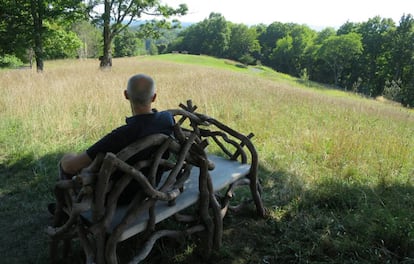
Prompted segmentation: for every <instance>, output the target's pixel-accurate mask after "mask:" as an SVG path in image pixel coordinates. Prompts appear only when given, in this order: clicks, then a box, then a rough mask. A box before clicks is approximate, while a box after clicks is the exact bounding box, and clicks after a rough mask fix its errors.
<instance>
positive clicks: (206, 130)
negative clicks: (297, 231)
mask: <svg viewBox="0 0 414 264" xmlns="http://www.w3.org/2000/svg"><path fill="white" fill-rule="evenodd" d="M180 107H181V109H175V110H169V111H170V112H171V113H172V114H173V115H174V117H175V119H176V125H175V128H174V136H173V137H171V136H166V135H163V134H155V135H151V136H148V137H145V138H142V139H140V140H138V141H136V142H134V143H133V144H131V145H129V146H128V147H126V148H125V149H123V150H122V151H120V152H119V153H117V154H113V153H107V154H106V155H102V154H101V155H98V156H97V158H96V159H95V160H94V161H93V163H92V164H91V166H89V167H88V168H86V169H84V170H83V171H82V172H81V173H80V174H79V175H77V176H75V177H73V179H71V180H60V181H58V182H57V183H56V185H55V196H56V211H55V217H54V223H53V226H49V227H48V228H47V234H48V235H49V238H50V258H51V262H56V261H57V259H58V255H59V254H58V249H59V247H58V246H59V242H63V252H62V255H63V257H65V256H67V254H68V252H69V251H70V247H71V240H72V239H74V238H77V239H79V240H80V244H81V247H82V248H83V251H84V253H85V255H86V263H118V256H117V254H116V250H117V244H118V243H119V242H121V241H123V240H125V239H128V238H130V237H132V236H135V235H137V234H139V235H140V236H141V237H142V241H143V245H142V247H141V248H140V252H139V253H138V255H137V256H135V257H134V258H133V259H132V260H131V262H132V263H138V262H140V261H141V260H143V259H144V258H145V257H146V256H147V255H148V254H149V252H150V251H151V249H152V247H153V245H154V244H155V242H156V241H157V240H158V239H159V238H161V237H165V236H168V237H174V238H182V237H185V236H188V235H191V234H193V233H196V232H204V234H205V237H206V241H205V243H204V244H205V245H204V246H205V247H206V249H205V251H204V252H205V253H206V255H207V256H208V255H209V254H210V253H211V251H212V250H213V249H218V248H219V247H220V246H221V243H222V242H221V240H222V233H223V218H224V216H225V215H226V213H227V211H228V209H233V210H240V209H241V208H242V207H243V205H244V204H245V202H246V201H243V202H242V203H240V204H239V205H238V206H230V199H231V198H232V196H233V191H234V188H235V187H237V186H240V185H247V186H249V187H250V193H251V196H252V197H251V198H252V199H250V201H251V200H253V202H254V204H255V207H256V212H257V214H258V215H259V216H261V217H263V216H264V215H265V209H264V207H263V203H262V200H261V187H260V184H259V181H258V177H257V174H258V156H257V152H256V150H255V148H254V146H253V144H252V142H251V141H250V138H251V137H252V136H253V135H252V134H250V135H249V136H245V135H243V134H240V133H239V132H237V131H235V130H233V129H231V128H229V127H228V126H226V125H224V124H222V123H220V122H219V121H217V120H216V119H213V118H211V117H208V116H205V115H202V114H199V113H196V112H195V110H196V107H195V106H193V105H192V103H191V101H188V102H187V105H180ZM211 141H213V142H214V143H215V144H214V145H215V146H216V147H215V149H214V148H213V149H212V150H214V151H218V152H217V153H219V154H217V155H213V154H207V151H206V147H207V146H208V145H209V142H211ZM209 149H210V148H209ZM148 150H149V151H148ZM145 151H146V158H144V159H142V158H141V159H139V160H138V161H137V162H135V163H134V164H129V163H127V162H126V161H128V160H129V159H130V158H131V157H133V156H135V155H136V154H137V153H143V152H145ZM220 156H225V157H220ZM144 171H145V173H144ZM115 173H117V174H118V175H121V176H118V177H116V180H114V176H113V175H114V174H115ZM131 181H136V182H138V184H139V186H141V189H142V191H141V192H137V193H136V194H135V196H134V197H133V199H132V201H131V202H130V203H128V204H126V205H119V203H118V200H119V197H120V196H121V194H122V193H123V191H124V190H125V188H126V187H127V186H128V184H129V183H130V182H131ZM226 187H227V189H226V190H225V192H224V195H223V194H222V195H221V196H219V195H218V191H220V190H224V189H225V188H226ZM192 205H196V207H195V209H194V210H192V213H191V214H187V215H183V214H181V213H182V212H183V210H184V209H186V208H188V207H190V206H192ZM172 216H174V217H175V219H176V220H178V221H185V222H188V223H190V224H187V225H185V227H184V228H181V229H177V230H157V228H156V227H157V226H156V224H157V223H159V222H161V221H163V220H164V219H167V218H170V217H172Z"/></svg>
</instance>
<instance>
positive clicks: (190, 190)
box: [82, 155, 250, 241]
mask: <svg viewBox="0 0 414 264" xmlns="http://www.w3.org/2000/svg"><path fill="white" fill-rule="evenodd" d="M208 159H209V160H210V161H211V162H213V163H214V165H215V168H214V169H213V170H212V171H210V177H211V180H212V183H213V189H214V191H219V190H222V189H223V188H225V187H226V186H229V185H230V184H231V183H233V182H235V181H237V180H238V179H240V178H242V177H244V176H246V175H247V174H248V173H249V170H250V165H249V164H241V163H240V162H238V161H232V160H228V159H224V158H222V157H218V156H215V155H208ZM198 176H199V168H198V167H194V168H193V169H192V171H191V175H190V177H189V179H188V180H187V181H186V182H185V184H184V190H185V191H184V192H183V193H182V194H181V195H179V196H178V197H177V199H176V203H175V205H172V206H169V205H168V202H166V201H157V203H156V205H155V222H156V223H159V222H161V221H162V220H164V219H166V218H168V217H170V216H172V215H174V214H176V213H178V212H180V211H181V210H183V209H185V208H187V207H189V206H191V205H193V204H195V203H196V202H197V201H198V198H199V190H198V186H199V185H198ZM126 210H127V206H120V207H118V208H117V210H116V213H115V215H114V218H113V219H114V221H112V223H111V227H110V230H109V233H111V232H112V230H113V228H114V227H115V226H117V225H118V224H119V222H120V221H121V220H122V218H123V216H124V215H125V212H126ZM82 216H83V218H84V219H85V220H86V221H88V222H92V213H91V211H87V212H85V213H83V214H82ZM148 220H149V216H148V214H141V215H140V216H139V217H138V218H137V220H136V221H135V222H134V223H133V224H131V225H130V226H129V227H128V228H127V229H126V230H125V231H124V232H123V234H122V235H121V237H120V240H119V241H123V240H125V239H128V238H130V237H132V236H134V235H136V234H138V233H141V232H142V231H144V230H145V228H146V226H147V221H148Z"/></svg>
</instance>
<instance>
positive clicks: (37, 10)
mask: <svg viewBox="0 0 414 264" xmlns="http://www.w3.org/2000/svg"><path fill="white" fill-rule="evenodd" d="M23 2H24V1H22V3H23ZM22 5H23V4H22ZM29 8H30V15H31V22H32V41H33V45H34V53H35V57H36V68H37V71H38V72H39V71H43V59H44V51H43V41H44V37H45V31H46V28H45V26H44V25H43V23H44V20H53V19H58V18H65V20H66V21H69V20H73V19H75V18H76V17H78V16H79V15H81V14H82V13H83V9H82V0H57V1H51V0H30V6H29Z"/></svg>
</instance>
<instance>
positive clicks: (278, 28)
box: [258, 22, 289, 65]
mask: <svg viewBox="0 0 414 264" xmlns="http://www.w3.org/2000/svg"><path fill="white" fill-rule="evenodd" d="M288 33H289V26H288V25H287V24H284V23H281V22H273V23H271V24H270V25H269V26H267V28H266V29H265V30H261V31H260V32H259V36H258V40H259V44H260V46H261V53H262V60H263V62H264V63H266V64H269V65H270V64H271V63H270V61H269V58H270V54H271V53H272V52H273V49H274V48H275V47H276V42H277V41H278V40H279V39H282V38H284V37H286V35H287V34H288Z"/></svg>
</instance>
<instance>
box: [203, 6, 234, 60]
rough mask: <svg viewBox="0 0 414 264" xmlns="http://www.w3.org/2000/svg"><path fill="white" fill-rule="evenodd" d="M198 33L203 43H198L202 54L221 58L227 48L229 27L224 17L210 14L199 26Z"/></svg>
mask: <svg viewBox="0 0 414 264" xmlns="http://www.w3.org/2000/svg"><path fill="white" fill-rule="evenodd" d="M200 26H201V28H200V30H201V31H200V32H198V35H202V39H203V41H202V42H201V43H199V45H200V46H201V50H202V51H203V53H204V52H205V53H206V54H209V55H212V56H216V57H223V55H224V54H225V53H226V52H227V50H228V48H229V42H230V27H229V24H228V23H227V21H226V19H225V18H224V16H222V15H221V14H218V13H211V14H210V16H209V17H208V19H205V20H204V21H203V22H201V24H200Z"/></svg>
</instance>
